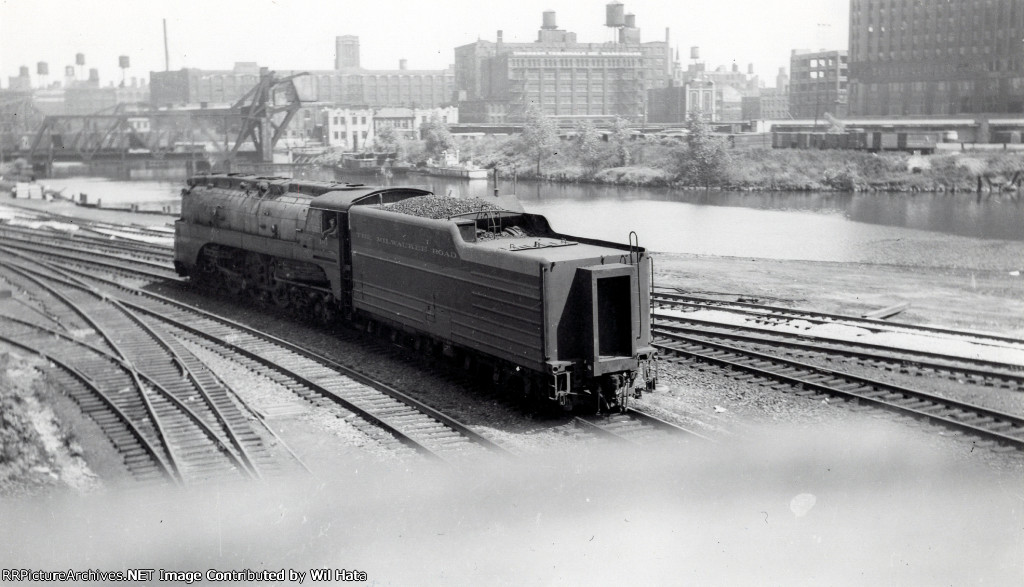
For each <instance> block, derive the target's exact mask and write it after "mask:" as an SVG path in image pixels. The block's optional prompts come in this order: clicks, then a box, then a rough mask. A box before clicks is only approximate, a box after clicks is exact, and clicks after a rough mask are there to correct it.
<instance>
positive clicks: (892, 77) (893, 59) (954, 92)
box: [850, 0, 1024, 116]
mask: <svg viewBox="0 0 1024 587" xmlns="http://www.w3.org/2000/svg"><path fill="white" fill-rule="evenodd" d="M1022 39H1024V2H1022V1H1021V0H955V1H952V2H951V1H950V0H851V1H850V79H851V88H850V107H851V113H852V114H855V115H858V116H879V115H881V116H885V115H904V116H905V115H929V114H938V115H956V114H974V113H1003V114H1020V113H1024V43H1022Z"/></svg>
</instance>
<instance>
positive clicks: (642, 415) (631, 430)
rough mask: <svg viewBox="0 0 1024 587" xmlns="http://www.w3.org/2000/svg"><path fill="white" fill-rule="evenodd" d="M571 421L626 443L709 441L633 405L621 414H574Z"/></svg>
mask: <svg viewBox="0 0 1024 587" xmlns="http://www.w3.org/2000/svg"><path fill="white" fill-rule="evenodd" d="M573 424H574V425H575V426H576V427H577V428H579V429H581V430H584V431H586V432H590V433H593V434H594V435H595V436H597V437H600V438H604V439H608V440H612V441H615V442H621V443H627V444H654V443H659V442H664V441H665V440H666V439H672V440H681V439H692V438H697V439H700V440H705V441H710V440H711V439H710V438H708V437H706V436H704V435H702V434H700V433H698V432H695V431H693V430H689V429H687V428H684V427H682V426H679V425H676V424H673V423H671V422H667V421H665V420H662V419H660V418H657V417H655V416H652V415H650V414H648V413H646V412H643V411H641V410H637V409H635V408H629V409H627V410H626V412H625V413H621V414H610V415H599V416H577V417H576V418H574V419H573Z"/></svg>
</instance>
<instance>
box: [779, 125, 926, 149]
mask: <svg viewBox="0 0 1024 587" xmlns="http://www.w3.org/2000/svg"><path fill="white" fill-rule="evenodd" d="M943 140H944V137H943V133H941V132H892V131H870V132H864V131H860V130H848V131H846V132H845V133H838V132H836V133H824V132H778V131H775V132H772V147H773V148H775V149H849V150H856V151H875V152H877V151H914V152H920V153H924V154H928V153H934V152H935V149H936V144H937V143H940V142H942V141H943Z"/></svg>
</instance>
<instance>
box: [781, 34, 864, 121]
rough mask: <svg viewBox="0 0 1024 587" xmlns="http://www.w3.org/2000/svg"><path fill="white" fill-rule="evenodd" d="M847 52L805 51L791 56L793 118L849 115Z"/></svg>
mask: <svg viewBox="0 0 1024 587" xmlns="http://www.w3.org/2000/svg"><path fill="white" fill-rule="evenodd" d="M847 61H848V55H847V52H846V51H815V52H801V51H796V50H794V51H793V53H792V54H791V56H790V61H789V66H790V67H789V70H790V73H791V77H790V81H789V113H790V115H791V116H792V117H793V118H814V119H820V118H824V116H825V113H828V114H831V115H834V116H846V115H847V114H848V113H849V111H848V99H849V98H848V93H849V87H848V84H849V79H848V63H847Z"/></svg>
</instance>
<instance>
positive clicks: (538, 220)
mask: <svg viewBox="0 0 1024 587" xmlns="http://www.w3.org/2000/svg"><path fill="white" fill-rule="evenodd" d="M174 251H175V252H174V255H175V261H174V265H175V268H176V270H177V272H178V274H179V275H182V276H188V277H189V279H190V281H192V282H193V283H195V284H197V285H199V286H201V287H206V288H213V289H218V290H222V291H225V292H227V293H230V294H232V295H237V296H243V297H249V298H252V299H253V300H255V301H257V302H258V303H260V304H265V305H267V306H276V307H278V308H281V309H287V310H289V311H292V312H295V313H298V314H302V315H304V316H307V317H311V318H312V319H314V320H317V321H321V322H323V323H330V322H334V321H335V320H339V319H343V320H345V321H348V322H349V323H350V324H351V325H353V326H355V327H358V328H363V329H366V330H369V331H379V332H385V333H387V334H388V336H390V337H391V338H392V339H393V340H400V341H401V342H402V343H403V344H408V345H409V346H412V347H414V348H416V349H418V350H420V351H421V352H425V353H431V354H435V355H437V356H440V357H447V358H448V359H450V360H452V361H454V362H456V363H457V364H462V365H465V366H466V367H468V368H471V369H474V370H475V371H476V372H477V373H481V372H482V373H484V374H485V375H486V376H487V377H488V378H489V379H491V380H492V381H494V382H496V383H498V384H500V385H502V386H503V387H504V388H505V389H506V390H511V392H512V393H514V394H515V395H517V396H519V397H522V398H524V399H526V400H527V401H528V402H529V403H531V404H538V405H540V406H549V407H553V406H556V405H557V406H561V407H562V408H563V409H565V410H583V411H610V410H616V409H617V410H623V409H625V407H626V405H627V402H628V400H629V398H631V397H640V395H641V394H642V392H643V391H644V390H645V389H646V390H651V389H653V388H654V387H655V385H656V383H657V372H656V357H655V350H654V348H653V347H652V346H651V330H650V284H651V271H652V264H651V262H650V258H649V256H648V254H647V252H646V251H645V250H644V249H643V248H641V247H639V246H638V244H637V242H636V239H635V238H634V235H631V237H630V244H617V243H611V242H605V241H600V240H594V239H589V238H581V237H573V236H568V235H564V234H559V233H557V232H555V231H554V230H553V229H552V228H551V226H550V225H549V224H548V221H547V220H546V219H545V218H544V217H543V216H540V215H536V214H528V213H526V212H524V211H523V209H522V207H521V206H519V204H518V202H517V201H516V200H515V198H514V196H497V192H496V193H495V197H494V198H493V201H492V198H491V197H489V196H488V197H487V198H476V199H473V200H462V199H458V198H449V197H445V196H435V195H433V194H431V192H429V191H427V190H424V189H420V188H415V187H371V186H365V185H361V184H344V183H329V182H307V181H297V180H293V179H289V178H281V177H257V176H251V175H237V174H212V175H199V176H195V177H192V178H190V179H189V180H188V186H187V188H185V189H183V190H182V206H181V217H180V218H179V219H178V220H177V221H176V222H175V246H174Z"/></svg>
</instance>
